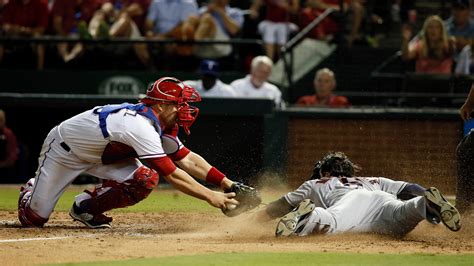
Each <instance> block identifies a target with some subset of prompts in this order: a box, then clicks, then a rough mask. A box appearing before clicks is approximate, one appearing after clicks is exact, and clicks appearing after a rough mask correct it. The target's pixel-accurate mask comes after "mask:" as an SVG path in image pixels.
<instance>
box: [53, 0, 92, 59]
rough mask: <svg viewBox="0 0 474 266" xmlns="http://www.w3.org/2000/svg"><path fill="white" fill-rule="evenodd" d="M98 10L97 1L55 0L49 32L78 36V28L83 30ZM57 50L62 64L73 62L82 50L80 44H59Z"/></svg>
mask: <svg viewBox="0 0 474 266" xmlns="http://www.w3.org/2000/svg"><path fill="white" fill-rule="evenodd" d="M98 8H99V2H98V0H55V1H54V3H53V7H52V9H51V15H50V17H51V19H52V25H51V27H52V29H51V30H52V32H53V33H54V34H56V35H60V36H75V35H78V28H80V27H82V28H83V30H84V28H86V27H87V26H86V25H87V24H89V21H90V20H91V18H92V16H93V15H94V12H95V11H96V10H97V9H98ZM57 48H58V53H59V55H60V56H61V58H62V59H63V60H64V62H69V61H71V60H73V59H74V58H76V57H77V56H78V55H79V54H81V53H82V52H83V50H84V47H83V45H82V43H76V44H72V45H71V44H68V43H59V44H58V46H57Z"/></svg>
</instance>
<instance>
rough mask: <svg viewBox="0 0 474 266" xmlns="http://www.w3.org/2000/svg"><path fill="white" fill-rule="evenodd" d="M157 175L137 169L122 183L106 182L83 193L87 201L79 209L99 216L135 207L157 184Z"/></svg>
mask: <svg viewBox="0 0 474 266" xmlns="http://www.w3.org/2000/svg"><path fill="white" fill-rule="evenodd" d="M158 178H159V176H158V173H157V172H156V171H155V170H152V169H150V168H148V167H146V166H141V167H139V168H138V169H137V170H136V171H135V173H134V175H133V179H131V180H127V181H125V182H124V183H118V182H115V181H110V180H106V181H104V182H103V183H102V184H101V185H99V186H97V187H96V188H95V189H94V191H92V192H90V191H85V192H86V193H88V194H89V195H90V198H89V199H86V200H83V201H81V202H80V203H79V207H80V208H81V209H82V210H84V211H85V212H87V213H90V214H100V213H104V212H106V211H109V210H112V209H116V208H124V207H128V206H132V205H135V204H136V203H138V202H140V201H142V200H143V199H145V198H146V197H148V195H150V193H151V191H152V190H153V188H154V187H155V186H156V185H157V184H158Z"/></svg>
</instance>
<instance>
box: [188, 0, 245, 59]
mask: <svg viewBox="0 0 474 266" xmlns="http://www.w3.org/2000/svg"><path fill="white" fill-rule="evenodd" d="M228 3H229V0H210V1H209V4H207V5H206V6H203V7H201V8H200V9H199V14H200V16H199V17H195V16H191V17H190V18H189V21H188V22H189V23H190V25H193V28H194V31H195V33H194V40H196V41H201V40H202V41H207V40H210V41H213V40H214V41H227V40H230V39H231V38H233V37H235V36H237V34H238V33H239V32H240V29H241V27H242V25H243V22H244V15H243V13H242V10H240V9H238V8H233V7H230V6H229V5H228ZM231 53H232V46H231V45H229V44H212V45H196V46H195V47H194V55H196V56H197V57H199V58H205V59H215V58H221V57H225V56H228V55H230V54H231Z"/></svg>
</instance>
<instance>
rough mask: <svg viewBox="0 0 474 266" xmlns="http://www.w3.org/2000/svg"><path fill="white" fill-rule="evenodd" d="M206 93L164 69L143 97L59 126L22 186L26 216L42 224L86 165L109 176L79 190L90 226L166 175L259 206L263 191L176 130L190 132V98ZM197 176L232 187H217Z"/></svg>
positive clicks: (183, 185) (75, 209) (206, 193)
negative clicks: (232, 175) (235, 177)
mask: <svg viewBox="0 0 474 266" xmlns="http://www.w3.org/2000/svg"><path fill="white" fill-rule="evenodd" d="M200 100H201V97H200V95H199V94H198V93H197V92H196V91H195V90H194V89H193V88H191V87H189V86H186V85H184V84H183V83H182V82H181V81H179V80H178V79H176V78H171V77H163V78H160V79H158V80H157V81H155V82H154V83H153V84H152V85H151V86H150V87H149V89H148V90H147V93H146V96H145V97H144V98H143V99H142V100H141V102H140V103H138V104H129V103H123V104H119V105H105V106H98V107H95V108H93V109H92V110H88V111H85V112H83V113H81V114H78V115H76V116H74V117H72V118H70V119H68V120H66V121H63V122H62V123H60V124H59V125H58V126H56V127H54V128H53V129H52V130H51V131H50V132H49V134H48V136H47V137H46V139H45V141H44V144H43V148H42V150H41V154H40V157H39V167H38V170H37V171H36V176H35V177H34V178H32V179H30V180H29V181H28V182H27V184H26V185H25V186H22V187H21V189H20V196H19V200H18V218H19V220H20V222H21V224H22V225H23V226H34V227H41V226H43V225H44V224H45V223H46V222H47V221H48V218H49V216H50V214H51V213H52V211H53V209H54V206H55V205H56V203H57V201H58V199H59V197H60V196H61V195H62V193H63V192H64V191H65V189H66V188H67V187H68V186H69V185H70V184H71V183H72V181H73V180H74V179H75V178H76V177H77V176H78V175H79V174H81V173H88V174H91V175H93V176H96V177H98V178H101V179H103V180H104V181H103V182H102V184H100V185H98V186H97V187H96V188H95V189H94V190H93V191H85V192H84V193H81V194H79V195H77V196H76V198H75V202H74V203H73V205H72V207H71V210H70V212H69V214H70V216H71V217H72V218H73V219H74V220H76V221H79V222H81V223H83V224H85V225H86V226H88V227H90V228H108V227H110V223H111V222H112V218H110V217H107V216H105V215H104V212H106V211H109V210H112V209H116V208H123V207H127V206H131V205H134V204H136V203H138V202H140V201H141V200H143V199H145V198H146V197H147V196H148V195H149V194H150V192H151V191H152V190H153V188H154V187H155V186H156V185H157V184H158V178H159V176H160V175H161V176H163V177H164V178H165V179H166V180H167V181H168V182H169V183H170V184H172V185H173V186H175V187H176V188H178V189H179V190H181V191H183V192H184V193H186V194H189V195H191V196H194V197H196V198H198V199H201V200H206V201H207V202H208V203H209V204H210V205H212V206H214V207H217V208H221V209H222V210H223V212H224V213H225V214H226V215H228V216H234V215H237V214H239V213H241V212H244V211H246V210H249V209H252V208H254V207H256V206H257V205H258V204H260V195H259V193H258V191H256V190H255V189H254V188H252V187H249V186H246V185H243V184H241V183H237V182H233V181H231V180H230V179H228V178H227V177H226V176H225V175H224V174H223V173H222V172H220V171H219V170H218V169H216V168H215V167H213V166H211V165H210V164H209V163H208V162H207V161H206V160H205V159H203V158H202V157H201V156H200V155H198V154H196V153H194V152H192V151H190V150H189V149H187V148H186V147H185V146H184V145H183V144H182V143H181V142H180V140H179V138H178V137H177V134H178V130H179V128H182V129H183V130H184V131H185V132H186V133H187V134H189V133H190V127H191V125H192V124H193V123H194V121H195V119H196V117H197V115H198V113H199V109H198V108H196V107H193V106H190V105H189V103H193V102H198V101H200ZM140 160H143V161H144V162H146V163H147V165H149V166H150V167H147V166H145V165H143V164H142V163H141V161H140ZM176 165H177V166H179V168H178V167H176ZM191 176H194V177H196V178H199V179H201V180H204V181H206V182H207V183H210V184H214V185H216V186H218V187H220V188H222V189H224V192H225V193H222V192H217V191H213V190H210V189H208V188H206V187H204V186H202V185H201V184H199V183H198V182H197V181H196V180H194V179H193V178H192V177H191ZM227 206H232V207H233V208H232V209H231V208H227Z"/></svg>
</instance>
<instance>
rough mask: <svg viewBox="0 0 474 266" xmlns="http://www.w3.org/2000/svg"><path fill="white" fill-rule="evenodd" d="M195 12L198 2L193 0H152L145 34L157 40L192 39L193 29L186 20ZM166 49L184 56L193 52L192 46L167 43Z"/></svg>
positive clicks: (195, 14) (196, 12)
mask: <svg viewBox="0 0 474 266" xmlns="http://www.w3.org/2000/svg"><path fill="white" fill-rule="evenodd" d="M197 14H198V4H197V2H196V1H195V0H174V1H169V0H153V1H152V3H151V5H150V8H149V10H148V15H147V17H146V22H145V35H146V37H147V38H153V39H157V40H164V39H177V40H192V39H193V38H194V29H193V26H192V25H190V24H189V22H188V21H187V20H188V18H189V17H190V16H192V15H194V16H197ZM166 50H167V52H168V53H171V54H173V53H175V52H177V53H178V54H179V55H185V56H189V55H192V52H193V50H192V47H189V46H184V45H180V46H176V45H167V46H166Z"/></svg>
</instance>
